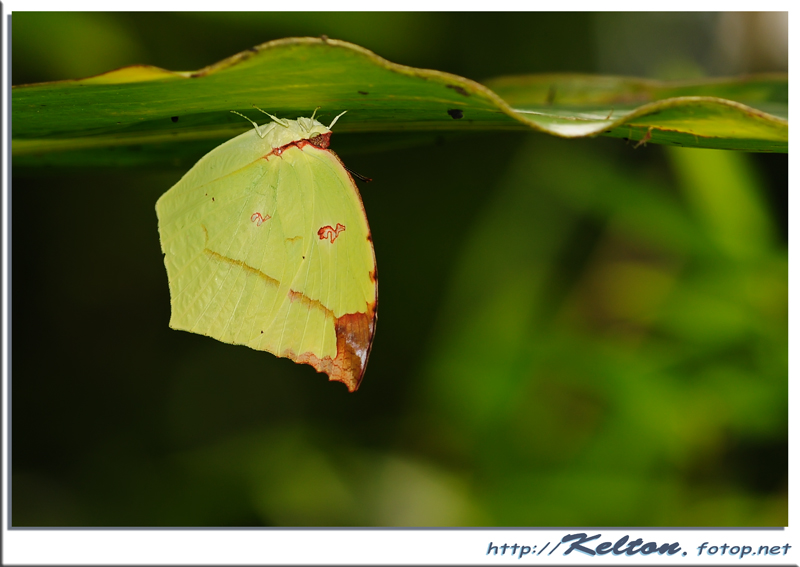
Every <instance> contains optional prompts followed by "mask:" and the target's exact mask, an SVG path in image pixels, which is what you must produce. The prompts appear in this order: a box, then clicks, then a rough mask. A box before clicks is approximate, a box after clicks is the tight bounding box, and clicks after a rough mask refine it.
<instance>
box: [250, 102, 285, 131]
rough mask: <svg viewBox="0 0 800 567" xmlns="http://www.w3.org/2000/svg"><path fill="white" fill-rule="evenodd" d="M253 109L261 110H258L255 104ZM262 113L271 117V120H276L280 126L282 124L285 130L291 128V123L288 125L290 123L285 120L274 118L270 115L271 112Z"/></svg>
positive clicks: (264, 111)
mask: <svg viewBox="0 0 800 567" xmlns="http://www.w3.org/2000/svg"><path fill="white" fill-rule="evenodd" d="M253 108H255V109H256V110H261V109H260V108H258V107H257V106H256V105H255V104H254V105H253ZM261 112H263V113H264V114H266V115H267V116H269V117H270V118H272V120H274V121H275V122H277V123H278V124H280V125H281V126H283V127H284V128H288V127H289V123H288V122H286V121H285V120H283V119H281V118H278V117H277V116H273V115H272V114H270V113H269V112H267V111H266V110H261Z"/></svg>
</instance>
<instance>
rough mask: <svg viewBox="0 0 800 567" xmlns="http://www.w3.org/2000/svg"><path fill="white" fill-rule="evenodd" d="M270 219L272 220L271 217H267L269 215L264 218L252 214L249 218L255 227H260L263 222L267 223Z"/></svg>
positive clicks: (259, 214) (258, 214)
mask: <svg viewBox="0 0 800 567" xmlns="http://www.w3.org/2000/svg"><path fill="white" fill-rule="evenodd" d="M271 218H272V217H271V216H269V215H264V216H261V213H253V214H252V215H251V216H250V222H254V223H256V226H261V223H262V222H264V221H268V220H269V219H271Z"/></svg>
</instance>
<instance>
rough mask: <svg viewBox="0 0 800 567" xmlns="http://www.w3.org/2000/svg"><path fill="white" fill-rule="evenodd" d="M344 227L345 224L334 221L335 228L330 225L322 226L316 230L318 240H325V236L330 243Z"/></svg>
mask: <svg viewBox="0 0 800 567" xmlns="http://www.w3.org/2000/svg"><path fill="white" fill-rule="evenodd" d="M344 229H345V226H344V225H343V224H340V223H338V222H337V223H336V228H333V227H332V226H331V225H328V226H323V227H322V228H321V229H319V230H318V231H317V235H318V236H319V239H320V240H325V239H326V238H330V239H331V244H333V242H334V241H335V240H336V238H337V237H338V236H339V233H340V232H342V231H343V230H344Z"/></svg>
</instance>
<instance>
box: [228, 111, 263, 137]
mask: <svg viewBox="0 0 800 567" xmlns="http://www.w3.org/2000/svg"><path fill="white" fill-rule="evenodd" d="M231 112H233V113H234V114H238V115H239V116H241V117H242V118H244V119H245V120H247V121H248V122H249V123H250V124H252V125H253V126H254V127H255V129H256V134H258V137H259V138H263V137H264V136H266V134H262V133H261V130H259V129H258V124H256V123H255V121H253V120H250V119H249V118H248V117H247V116H245V115H244V114H242V113H241V112H236V111H235V110H231Z"/></svg>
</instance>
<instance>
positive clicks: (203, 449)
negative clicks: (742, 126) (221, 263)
mask: <svg viewBox="0 0 800 567" xmlns="http://www.w3.org/2000/svg"><path fill="white" fill-rule="evenodd" d="M11 34H12V44H11V55H12V82H13V84H15V85H16V84H24V83H31V82H39V81H49V80H58V79H67V78H80V77H85V76H89V75H93V74H97V73H101V72H104V71H107V70H110V69H113V68H117V67H121V66H125V65H130V64H136V63H145V64H150V65H156V66H160V67H163V68H166V69H172V70H193V69H198V68H200V67H203V66H205V65H208V64H211V63H214V62H216V61H218V60H220V59H223V58H225V57H227V56H229V55H232V54H234V53H236V52H239V51H242V50H245V49H247V48H249V47H251V46H253V45H256V44H259V43H262V42H265V41H268V40H272V39H276V38H281V37H289V36H306V35H311V36H318V35H322V34H326V35H328V36H329V37H332V38H337V39H344V40H347V41H351V42H354V43H357V44H359V45H362V46H364V47H366V48H368V49H371V50H373V51H375V52H376V53H378V54H379V55H381V56H383V57H385V58H387V59H389V60H391V61H394V62H396V63H402V64H406V65H412V66H417V67H425V68H432V69H439V70H443V71H448V72H452V73H456V74H460V75H462V76H465V77H468V78H471V79H474V80H477V81H481V80H483V79H488V78H491V77H494V76H498V75H503V74H521V73H540V72H553V71H577V72H589V73H602V74H619V75H633V76H639V77H651V78H660V79H676V78H696V77H701V76H722V75H731V74H738V73H747V72H761V71H786V70H787V60H788V49H787V38H788V24H787V17H786V14H780V13H772V14H759V13H749V14H711V13H691V14H682V13H669V14H659V13H647V14H621V13H604V14H582V13H568V14H567V13H565V14H561V13H547V14H536V13H526V14H514V13H505V14H485V13H480V14H459V13H419V14H418V13H401V14H397V13H374V14H372V13H366V14H365V13H257V14H247V13H236V14H224V13H214V14H201V13H158V14H151V13H136V14H130V13H20V12H15V13H13V15H12V18H11ZM87 111H90V109H89V110H87ZM333 147H334V149H335V148H336V136H334V138H333ZM199 157H200V156H198V158H199ZM342 157H343V159H344V160H345V162H346V163H347V165H348V166H349V167H350V168H352V169H354V170H356V171H359V172H361V173H363V174H365V175H368V176H370V177H372V178H374V179H375V181H374V182H373V183H370V184H369V185H366V186H362V187H361V192H362V196H363V199H364V203H365V207H366V210H367V213H368V217H369V221H370V225H371V228H372V233H373V238H374V242H375V251H376V255H377V259H378V266H379V274H380V311H379V314H380V320H379V324H378V332H377V336H376V341H375V344H374V349H373V353H372V357H371V360H370V363H369V367H368V369H367V373H366V376H365V378H364V382H363V383H362V386H361V389H360V390H359V391H358V392H357V393H355V394H348V393H347V391H346V389H345V387H344V386H342V385H341V384H337V383H328V382H327V381H326V376H324V375H321V374H317V373H315V372H314V370H313V369H312V368H311V367H309V366H301V365H295V364H292V363H291V362H289V361H288V360H285V359H277V358H275V357H273V356H271V355H269V354H265V353H261V352H256V351H253V350H250V349H247V348H244V347H237V346H231V345H226V344H222V343H219V342H216V341H213V340H211V339H209V338H206V337H202V336H199V335H192V334H188V333H182V332H176V331H172V330H170V329H169V327H168V325H167V323H168V320H169V291H168V288H167V278H166V271H165V269H164V264H163V260H162V255H161V252H160V246H159V241H158V231H157V225H156V215H155V208H154V206H155V202H156V199H157V198H158V197H159V196H160V195H161V194H162V193H163V192H164V191H166V190H167V189H169V187H170V186H171V185H172V184H174V183H175V182H176V181H177V180H178V179H179V178H180V177H181V175H182V174H183V173H185V169H165V170H146V171H145V170H141V169H135V168H127V169H122V168H121V169H114V170H101V171H98V170H92V171H87V170H76V169H49V170H41V169H40V170H36V171H31V170H30V169H24V170H23V169H13V165H12V194H11V223H12V225H11V228H12V239H11V250H12V256H11V270H12V271H11V285H12V288H11V293H12V296H11V298H12V301H11V303H12V305H11V321H12V336H11V347H12V350H11V353H12V358H11V363H12V367H11V368H12V391H11V393H12V412H13V414H12V415H13V424H12V429H11V434H12V459H13V460H12V492H11V503H12V514H13V516H12V521H13V525H14V526H174V525H179V526H276V525H279V526H308V525H320V526H328V525H330V526H335V525H344V526H444V525H452V526H475V525H478V526H565V525H595V526H598V525H607V526H615V525H616V526H785V525H787V523H788V511H787V466H788V465H787V463H788V459H787V414H788V401H787V372H788V356H787V348H788V341H787V333H788V324H787V318H788V307H787V303H788V301H787V299H788V272H787V187H788V156H787V155H755V154H740V153H733V152H721V151H711V150H689V149H675V148H665V147H660V146H655V145H652V144H651V145H648V146H646V147H640V148H637V149H634V148H633V146H632V145H627V144H625V142H623V141H620V140H613V139H593V140H574V141H565V140H560V139H556V138H552V137H549V136H545V135H541V134H517V133H495V134H492V133H487V134H479V135H471V136H464V137H455V136H443V137H440V138H438V141H437V143H436V144H434V145H426V146H418V147H415V148H410V149H405V150H401V151H393V152H384V153H379V152H372V153H349V154H348V153H344V154H343V155H342Z"/></svg>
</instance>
